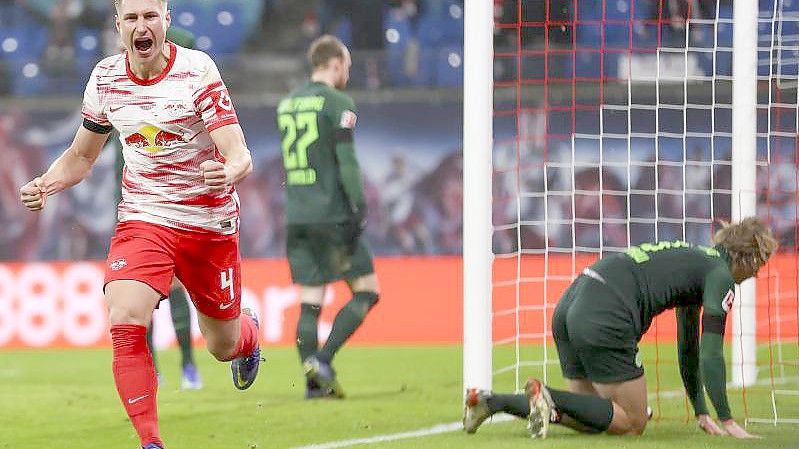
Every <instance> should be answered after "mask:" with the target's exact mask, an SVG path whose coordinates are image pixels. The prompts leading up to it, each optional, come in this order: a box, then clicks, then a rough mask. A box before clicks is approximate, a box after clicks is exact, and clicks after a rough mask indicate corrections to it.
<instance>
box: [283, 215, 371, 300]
mask: <svg viewBox="0 0 799 449" xmlns="http://www.w3.org/2000/svg"><path fill="white" fill-rule="evenodd" d="M348 234H349V232H348V230H347V228H346V227H345V226H342V225H340V224H336V223H319V224H290V225H288V233H287V235H286V255H287V256H288V259H289V267H290V268H291V279H292V281H293V282H294V283H295V284H299V285H324V284H327V283H330V282H334V281H338V280H342V279H344V280H347V281H349V280H352V279H356V278H359V277H361V276H365V275H368V274H372V273H374V271H375V270H374V264H373V263H372V253H371V251H369V245H368V243H367V242H366V239H365V238H364V237H363V236H361V237H360V238H359V239H358V242H357V244H356V245H355V248H353V247H352V246H351V245H350V243H349V237H348ZM353 249H354V251H353Z"/></svg>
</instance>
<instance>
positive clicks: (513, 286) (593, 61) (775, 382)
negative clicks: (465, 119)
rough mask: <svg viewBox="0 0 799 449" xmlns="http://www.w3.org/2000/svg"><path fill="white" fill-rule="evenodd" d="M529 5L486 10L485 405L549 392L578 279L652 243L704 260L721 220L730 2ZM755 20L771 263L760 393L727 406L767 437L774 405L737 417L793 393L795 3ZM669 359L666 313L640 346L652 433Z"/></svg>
mask: <svg viewBox="0 0 799 449" xmlns="http://www.w3.org/2000/svg"><path fill="white" fill-rule="evenodd" d="M540 3H541V2H525V1H523V0H495V23H496V26H495V36H494V44H495V64H494V65H495V70H494V71H495V110H494V117H495V118H494V135H495V146H494V151H493V170H494V176H493V211H492V215H493V223H494V239H493V246H494V254H495V261H494V265H493V270H494V274H493V279H494V283H493V303H494V304H493V310H494V315H493V323H492V325H493V335H494V340H493V343H494V356H493V357H494V384H495V386H496V388H497V389H500V388H510V389H515V390H519V389H520V388H521V386H522V385H523V383H524V381H525V380H526V378H527V377H529V376H534V377H540V378H543V379H545V380H547V381H549V380H553V381H556V382H557V379H560V369H559V367H558V363H557V352H556V351H555V350H554V346H553V342H552V337H551V330H550V319H551V316H552V312H553V310H554V307H555V305H556V304H557V301H558V299H559V298H560V296H561V294H562V293H563V292H564V290H565V289H566V288H567V287H568V285H569V284H570V282H571V281H572V280H573V279H574V277H575V276H576V275H577V274H578V273H579V272H580V271H581V270H582V268H583V267H584V266H586V265H588V264H590V263H591V262H593V261H594V260H596V258H597V257H601V256H602V255H604V254H607V253H609V252H616V251H622V250H624V249H626V248H627V247H628V246H630V245H636V244H640V243H643V242H648V241H660V240H686V241H689V242H693V243H698V244H709V243H710V241H711V237H712V234H713V232H714V230H716V228H717V226H718V221H719V220H730V216H731V207H730V205H731V200H732V195H731V193H732V192H731V177H732V170H731V152H732V5H731V2H728V1H724V0H717V1H701V0H682V1H675V0H659V1H649V0H612V1H610V0H601V1H599V0H596V1H584V0H545V1H544V2H543V3H544V7H543V8H541V4H540ZM759 7H760V16H759V30H758V31H759V43H758V61H759V67H758V109H757V111H758V116H757V185H756V186H752V187H751V189H752V190H756V194H757V198H758V200H757V203H758V204H757V213H758V215H759V216H760V217H763V218H765V219H766V220H767V221H768V222H769V224H770V225H771V226H772V228H773V229H774V231H775V232H776V233H777V234H778V236H779V239H780V243H781V250H780V253H779V254H778V255H777V256H775V257H773V258H772V260H771V261H770V263H769V264H768V265H767V266H766V267H765V268H764V269H763V270H761V272H760V275H759V277H758V280H757V288H758V295H757V301H756V307H755V308H756V313H757V323H756V333H757V343H758V350H757V352H758V353H757V365H758V379H757V382H756V384H755V385H754V386H752V387H749V388H746V389H741V390H735V391H734V392H732V393H730V394H731V396H733V395H737V396H739V397H740V399H741V400H742V402H743V406H744V412H745V413H746V415H747V418H748V419H750V420H751V421H757V420H760V419H763V420H772V421H773V420H775V419H777V418H778V414H779V413H778V411H777V409H778V407H776V405H775V406H774V407H770V406H769V407H765V409H762V410H765V411H762V410H761V408H759V406H758V407H755V408H752V407H750V404H751V403H752V401H753V400H757V401H759V402H762V403H764V404H766V405H768V404H771V403H773V404H777V403H778V402H779V401H778V400H777V399H774V398H775V397H778V396H779V395H780V394H782V393H776V396H775V393H774V392H778V391H784V390H786V389H785V387H780V386H781V385H783V386H785V385H792V388H796V387H797V377H799V362H798V360H799V357H798V356H797V354H799V343H797V341H799V339H797V337H798V336H799V330H797V322H799V297H798V296H797V293H798V292H799V283H797V279H799V263H798V262H797V258H796V252H797V241H798V240H799V239H798V238H797V237H799V227H798V226H797V223H799V220H797V204H799V193H798V192H799V189H797V186H799V174H797V162H798V161H799V146H798V145H799V141H797V138H796V135H797V129H799V115H798V114H797V93H796V86H797V62H798V61H799V57H797V55H799V1H793V2H792V1H790V0H771V1H760V4H759ZM728 326H729V323H728ZM729 334H730V332H729V331H728V335H729ZM675 344H676V324H675V319H674V313H673V312H669V313H665V314H663V315H661V316H660V317H658V318H657V319H656V320H655V322H654V323H653V325H652V327H651V328H650V331H649V332H648V334H647V335H646V336H645V337H644V339H643V341H642V354H644V363H645V369H646V372H647V378H648V381H649V383H650V392H651V393H652V395H653V397H652V398H651V400H652V401H654V404H656V405H657V407H654V406H653V408H655V411H656V416H659V415H660V414H659V413H657V412H658V409H659V408H660V407H659V406H660V404H661V401H662V400H664V398H669V397H675V396H680V395H682V394H683V393H682V389H681V384H679V382H678V383H677V384H676V385H674V383H673V381H672V380H669V379H673V378H674V377H675V375H677V377H679V376H678V374H676V373H678V369H677V362H676V351H675V350H674V346H675ZM644 347H645V348H644ZM726 353H727V354H729V348H727V350H726ZM733 369H734V367H733ZM787 391H790V389H788V390H787ZM756 398H762V400H761V399H756ZM686 404H687V403H686ZM685 409H686V415H685V416H686V419H687V417H688V416H689V415H690V414H691V412H690V410H689V409H688V407H687V405H686V407H685ZM761 411H762V413H761ZM767 412H769V413H770V412H773V413H772V414H771V415H769V413H767ZM761 415H763V416H761ZM797 415H799V414H797ZM797 417H799V416H797ZM779 419H781V420H787V421H786V422H789V421H790V418H785V417H780V418H779Z"/></svg>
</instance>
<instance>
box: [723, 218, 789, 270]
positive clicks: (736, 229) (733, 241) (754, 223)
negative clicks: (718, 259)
mask: <svg viewBox="0 0 799 449" xmlns="http://www.w3.org/2000/svg"><path fill="white" fill-rule="evenodd" d="M713 243H715V244H717V245H721V247H722V248H724V249H725V250H727V253H728V254H729V255H730V258H731V259H732V262H733V264H736V265H738V266H739V267H741V268H749V269H752V270H753V271H757V269H758V268H759V267H761V266H763V265H764V264H765V263H766V261H767V260H768V259H769V257H771V254H773V253H774V251H776V250H777V247H778V246H779V243H778V242H777V239H775V238H774V236H773V235H772V234H771V230H770V229H769V228H768V227H767V226H766V225H765V224H763V222H762V221H760V219H759V218H757V217H747V218H744V219H743V220H741V222H740V223H736V224H730V223H727V222H724V221H722V222H721V229H719V230H718V231H717V232H716V235H714V236H713Z"/></svg>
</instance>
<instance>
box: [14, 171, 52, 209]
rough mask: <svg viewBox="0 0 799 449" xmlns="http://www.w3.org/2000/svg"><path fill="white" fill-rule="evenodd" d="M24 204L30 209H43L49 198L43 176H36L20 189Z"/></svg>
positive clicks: (20, 196)
mask: <svg viewBox="0 0 799 449" xmlns="http://www.w3.org/2000/svg"><path fill="white" fill-rule="evenodd" d="M19 198H20V200H21V201H22V204H24V205H25V207H27V208H28V210H30V211H37V210H42V208H43V207H44V202H45V200H46V199H47V190H46V189H45V187H44V181H43V180H42V178H41V177H37V178H34V179H33V180H32V181H30V182H28V183H27V184H25V185H24V186H22V187H21V188H20V189H19Z"/></svg>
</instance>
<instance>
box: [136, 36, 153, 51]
mask: <svg viewBox="0 0 799 449" xmlns="http://www.w3.org/2000/svg"><path fill="white" fill-rule="evenodd" d="M133 46H134V47H136V50H138V51H140V52H142V53H146V52H147V51H148V50H150V49H151V48H152V47H153V40H152V39H150V38H149V37H140V38H136V39H134V40H133Z"/></svg>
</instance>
